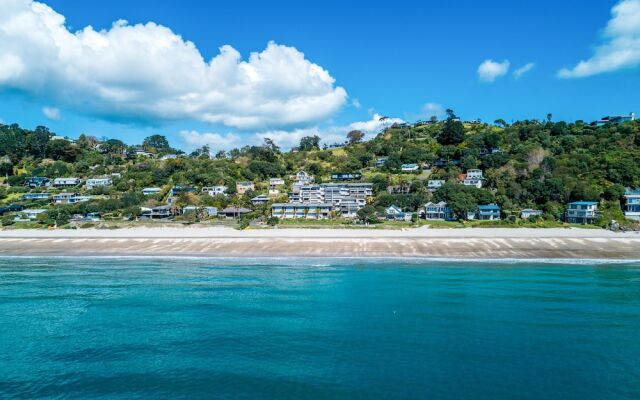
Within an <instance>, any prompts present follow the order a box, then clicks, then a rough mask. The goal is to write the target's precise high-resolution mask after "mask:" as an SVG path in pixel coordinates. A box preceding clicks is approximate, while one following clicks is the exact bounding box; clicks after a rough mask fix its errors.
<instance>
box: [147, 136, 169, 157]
mask: <svg viewBox="0 0 640 400" xmlns="http://www.w3.org/2000/svg"><path fill="white" fill-rule="evenodd" d="M142 148H144V150H145V151H148V152H150V153H159V152H162V151H164V150H169V149H170V147H169V141H168V140H167V138H166V137H164V136H162V135H151V136H149V137H146V138H145V139H144V140H143V141H142Z"/></svg>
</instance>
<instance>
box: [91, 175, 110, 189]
mask: <svg viewBox="0 0 640 400" xmlns="http://www.w3.org/2000/svg"><path fill="white" fill-rule="evenodd" d="M111 184H112V181H111V178H92V179H87V181H86V182H85V184H84V185H85V187H86V188H87V190H91V189H93V188H96V187H102V186H111Z"/></svg>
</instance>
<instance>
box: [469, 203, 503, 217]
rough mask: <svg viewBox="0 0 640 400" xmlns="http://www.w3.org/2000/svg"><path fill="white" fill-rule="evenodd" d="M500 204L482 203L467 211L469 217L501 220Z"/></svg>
mask: <svg viewBox="0 0 640 400" xmlns="http://www.w3.org/2000/svg"><path fill="white" fill-rule="evenodd" d="M500 211H501V209H500V206H499V205H497V204H481V205H479V206H478V207H476V208H475V209H474V210H471V211H469V212H467V219H469V220H474V219H476V220H478V221H499V220H500V219H501V217H500Z"/></svg>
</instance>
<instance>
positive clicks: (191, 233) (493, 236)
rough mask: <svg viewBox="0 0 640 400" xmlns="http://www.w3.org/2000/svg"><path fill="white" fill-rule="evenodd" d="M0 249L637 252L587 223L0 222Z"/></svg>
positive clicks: (219, 253) (280, 253)
mask: <svg viewBox="0 0 640 400" xmlns="http://www.w3.org/2000/svg"><path fill="white" fill-rule="evenodd" d="M0 255H4V256H157V257H163V256H164V257H168V256H185V257H187V256H188V257H391V258H392V257H420V258H461V259H474V258H483V259H500V258H558V259H565V258H566V259H622V260H637V259H640V233H637V232H627V233H616V232H610V231H605V230H593V229H508V228H493V229H487V228H483V229H478V228H475V229H474V228H468V229H428V228H416V229H406V230H373V229H369V230H368V229H255V230H244V231H239V230H234V229H230V228H223V227H185V228H175V227H171V228H170V227H164V228H143V227H139V228H128V229H115V230H101V229H83V230H49V231H47V230H4V231H0Z"/></svg>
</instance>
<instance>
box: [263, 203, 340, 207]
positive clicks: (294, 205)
mask: <svg viewBox="0 0 640 400" xmlns="http://www.w3.org/2000/svg"><path fill="white" fill-rule="evenodd" d="M332 206H333V204H331V203H273V204H272V205H271V207H272V208H273V207H306V208H310V207H332Z"/></svg>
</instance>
